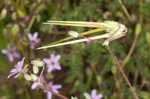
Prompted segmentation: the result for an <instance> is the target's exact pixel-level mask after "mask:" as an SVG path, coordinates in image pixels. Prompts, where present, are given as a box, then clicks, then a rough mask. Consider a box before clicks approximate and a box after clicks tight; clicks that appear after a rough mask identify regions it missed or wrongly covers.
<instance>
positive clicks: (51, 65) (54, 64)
mask: <svg viewBox="0 0 150 99" xmlns="http://www.w3.org/2000/svg"><path fill="white" fill-rule="evenodd" d="M59 60H60V55H57V56H55V55H54V54H51V55H50V58H44V59H43V61H44V62H45V63H46V64H47V66H48V70H47V72H52V70H54V69H56V70H61V66H60V64H59Z"/></svg>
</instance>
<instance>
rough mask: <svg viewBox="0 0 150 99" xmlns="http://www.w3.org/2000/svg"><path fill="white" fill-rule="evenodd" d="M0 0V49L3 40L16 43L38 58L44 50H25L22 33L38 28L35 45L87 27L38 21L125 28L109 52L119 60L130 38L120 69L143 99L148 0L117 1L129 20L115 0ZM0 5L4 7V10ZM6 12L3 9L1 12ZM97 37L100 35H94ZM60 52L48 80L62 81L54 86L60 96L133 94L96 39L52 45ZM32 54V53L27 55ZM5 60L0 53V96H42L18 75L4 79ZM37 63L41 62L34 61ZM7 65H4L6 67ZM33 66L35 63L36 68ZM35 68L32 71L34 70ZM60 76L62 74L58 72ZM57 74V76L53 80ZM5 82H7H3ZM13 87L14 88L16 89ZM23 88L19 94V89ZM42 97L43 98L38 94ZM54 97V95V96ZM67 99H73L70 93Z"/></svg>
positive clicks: (149, 37)
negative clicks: (58, 63) (59, 87)
mask: <svg viewBox="0 0 150 99" xmlns="http://www.w3.org/2000/svg"><path fill="white" fill-rule="evenodd" d="M41 1H42V0H3V1H2V0H0V8H1V9H2V11H1V12H0V51H1V50H2V49H4V48H6V47H7V44H8V43H13V44H17V49H19V52H20V53H21V54H22V55H23V56H26V57H27V58H31V56H32V55H31V53H32V52H33V53H34V54H35V55H34V56H35V57H36V58H37V57H38V58H44V57H45V56H46V55H48V54H47V53H48V52H47V51H49V52H54V51H53V49H49V50H45V51H41V50H40V51H37V50H33V51H29V50H28V48H26V47H25V45H27V42H26V41H27V34H28V33H29V32H39V37H40V40H41V44H40V45H45V44H48V43H50V42H52V41H57V40H59V39H61V38H64V37H66V36H68V35H67V33H68V31H77V32H78V33H80V32H83V31H87V30H90V28H78V27H63V26H54V25H52V26H50V25H44V24H43V22H46V21H47V20H63V21H65V20H68V21H100V22H101V21H102V22H103V21H104V20H116V21H119V22H121V23H123V24H125V25H126V26H127V27H128V34H127V36H126V37H124V38H121V39H120V40H116V41H113V42H112V43H111V44H110V47H111V50H112V52H113V53H114V54H115V55H116V56H117V57H118V59H119V62H120V63H122V62H123V61H124V59H125V57H126V56H127V55H128V52H129V51H130V49H131V46H132V44H133V42H134V39H135V37H136V33H137V32H138V33H139V35H138V37H137V41H136V45H135V48H134V50H133V52H132V54H131V56H129V60H128V61H127V63H126V64H125V66H124V67H122V68H123V70H124V72H125V73H126V74H127V76H128V79H129V80H130V82H131V84H132V85H133V86H134V88H136V91H137V93H138V95H139V96H140V98H141V99H149V97H150V95H149V89H150V87H149V86H150V24H149V23H150V11H149V10H150V2H149V0H139V1H138V2H137V0H122V1H123V4H124V6H125V7H126V9H127V11H128V13H129V15H130V16H132V17H133V19H134V20H133V22H131V21H129V19H128V17H127V15H126V13H125V12H124V10H123V9H122V7H121V5H120V3H119V2H118V0H59V1H58V0H43V2H41ZM5 9H6V10H5ZM5 11H6V12H5ZM99 41H101V42H103V40H99ZM54 50H55V53H61V66H62V68H63V69H62V71H60V72H57V71H56V73H55V75H54V76H53V75H51V74H50V75H49V76H53V80H54V81H56V82H58V83H60V84H62V85H63V86H62V87H63V88H62V90H61V91H60V92H61V93H65V95H66V96H68V97H69V96H76V95H77V97H79V98H78V99H80V98H81V99H82V97H83V93H84V92H91V90H92V89H96V90H97V92H99V93H102V94H103V96H104V99H120V96H122V97H124V99H133V96H132V93H131V91H130V89H129V88H128V86H127V85H126V83H125V81H124V80H123V78H122V75H121V74H120V73H119V70H118V69H117V67H116V64H115V62H114V60H113V58H112V57H111V55H110V54H109V53H108V51H107V50H106V49H105V47H103V46H102V45H100V44H98V43H91V44H85V43H80V44H75V45H69V46H64V47H58V48H54ZM31 59H32V58H31ZM15 63H16V62H14V63H8V60H7V56H4V55H3V54H1V53H0V73H1V74H0V77H1V80H0V84H1V85H3V86H2V87H1V88H0V91H1V92H2V93H1V94H0V99H16V97H19V98H20V99H33V98H35V97H36V98H38V99H43V94H42V92H41V91H39V90H37V91H31V89H30V88H29V87H27V85H29V84H28V83H25V82H24V80H22V79H19V81H21V82H19V83H18V81H15V80H6V78H7V75H8V73H9V70H10V68H12V66H13V65H14V64H15ZM40 64H42V63H40ZM8 69H9V70H8ZM36 69H37V68H36ZM35 72H37V70H35ZM64 75H65V76H64ZM59 78H61V80H60V81H59ZM6 83H7V84H6ZM16 88H20V89H19V91H18V90H17V89H16ZM24 93H25V94H24ZM44 98H45V97H44ZM54 99H55V98H54ZM71 99H77V98H76V97H72V98H71Z"/></svg>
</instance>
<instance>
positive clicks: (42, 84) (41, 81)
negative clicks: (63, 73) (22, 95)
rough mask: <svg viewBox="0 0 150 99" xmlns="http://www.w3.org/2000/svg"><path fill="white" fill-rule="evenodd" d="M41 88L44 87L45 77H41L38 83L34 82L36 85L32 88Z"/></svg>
mask: <svg viewBox="0 0 150 99" xmlns="http://www.w3.org/2000/svg"><path fill="white" fill-rule="evenodd" d="M40 86H44V78H43V77H40V78H39V79H38V80H37V81H34V83H33V84H32V86H31V89H32V90H34V89H36V88H37V87H40Z"/></svg>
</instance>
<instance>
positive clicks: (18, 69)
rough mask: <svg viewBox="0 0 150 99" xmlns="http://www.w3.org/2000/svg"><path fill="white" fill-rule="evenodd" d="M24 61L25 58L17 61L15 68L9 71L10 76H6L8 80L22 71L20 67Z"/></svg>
mask: <svg viewBox="0 0 150 99" xmlns="http://www.w3.org/2000/svg"><path fill="white" fill-rule="evenodd" d="M24 59H25V58H22V60H21V61H19V62H18V63H17V64H16V65H15V68H13V69H11V71H10V74H9V75H8V78H10V77H11V76H13V75H15V74H17V73H19V72H21V71H22V66H23V63H24Z"/></svg>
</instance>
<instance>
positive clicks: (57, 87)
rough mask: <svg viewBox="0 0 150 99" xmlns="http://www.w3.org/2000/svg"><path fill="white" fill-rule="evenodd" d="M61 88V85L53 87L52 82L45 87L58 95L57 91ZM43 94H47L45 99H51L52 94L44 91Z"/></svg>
mask: <svg viewBox="0 0 150 99" xmlns="http://www.w3.org/2000/svg"><path fill="white" fill-rule="evenodd" d="M60 88H61V85H53V83H52V82H49V83H48V85H47V89H50V90H52V91H53V92H55V93H58V89H60ZM44 92H45V93H46V94H47V99H52V93H51V92H50V91H48V90H44Z"/></svg>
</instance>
